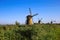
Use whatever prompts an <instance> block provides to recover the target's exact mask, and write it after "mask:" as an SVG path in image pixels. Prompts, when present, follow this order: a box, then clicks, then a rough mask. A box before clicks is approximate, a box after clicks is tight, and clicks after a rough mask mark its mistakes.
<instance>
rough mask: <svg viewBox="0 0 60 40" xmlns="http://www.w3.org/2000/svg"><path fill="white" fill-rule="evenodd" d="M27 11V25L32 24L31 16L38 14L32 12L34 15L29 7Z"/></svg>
mask: <svg viewBox="0 0 60 40" xmlns="http://www.w3.org/2000/svg"><path fill="white" fill-rule="evenodd" d="M29 13H30V15H27V17H26V18H27V20H26V24H27V25H32V24H33V21H32V17H34V16H36V15H38V14H34V15H32V12H31V9H30V8H29Z"/></svg>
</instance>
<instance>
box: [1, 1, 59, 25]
mask: <svg viewBox="0 0 60 40" xmlns="http://www.w3.org/2000/svg"><path fill="white" fill-rule="evenodd" d="M29 8H31V11H32V14H35V13H38V14H39V15H37V16H35V17H33V21H34V22H37V21H38V18H39V19H40V18H43V19H42V21H43V22H49V21H51V20H53V21H54V20H56V22H57V23H59V22H60V0H0V24H13V23H15V21H16V20H17V21H18V22H20V23H25V21H26V16H27V15H28V14H29Z"/></svg>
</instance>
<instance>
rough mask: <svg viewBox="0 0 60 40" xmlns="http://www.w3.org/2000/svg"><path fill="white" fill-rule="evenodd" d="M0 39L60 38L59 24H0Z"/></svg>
mask: <svg viewBox="0 0 60 40" xmlns="http://www.w3.org/2000/svg"><path fill="white" fill-rule="evenodd" d="M0 40H60V24H34V25H0Z"/></svg>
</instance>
